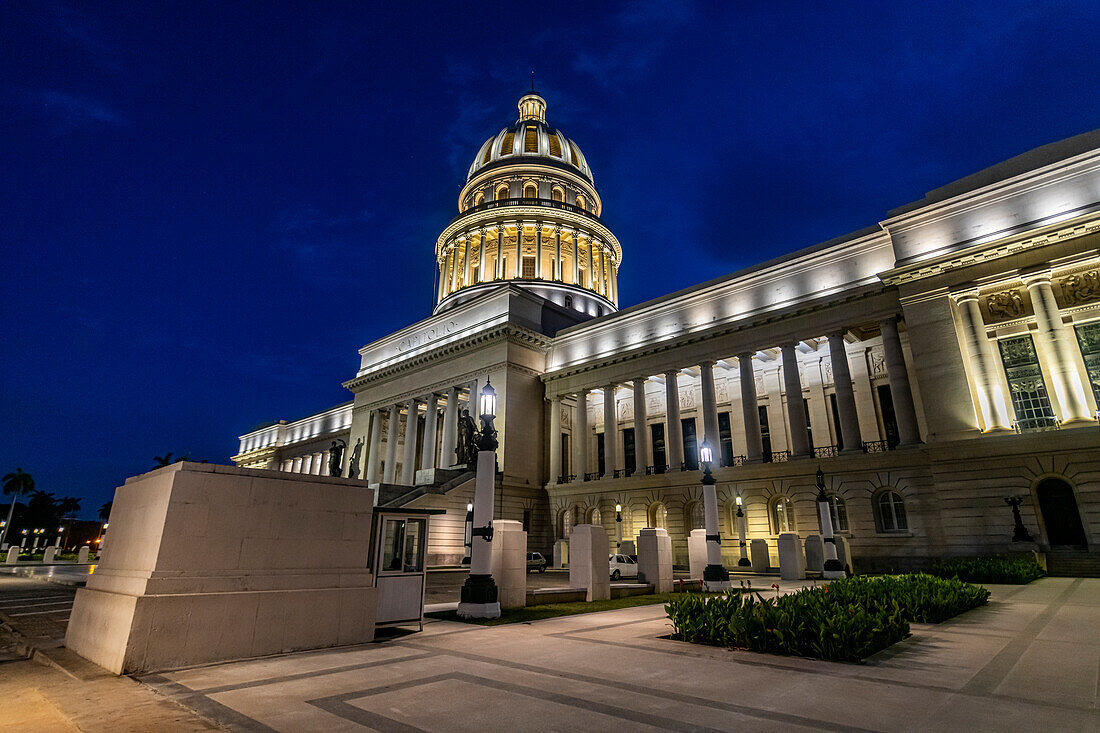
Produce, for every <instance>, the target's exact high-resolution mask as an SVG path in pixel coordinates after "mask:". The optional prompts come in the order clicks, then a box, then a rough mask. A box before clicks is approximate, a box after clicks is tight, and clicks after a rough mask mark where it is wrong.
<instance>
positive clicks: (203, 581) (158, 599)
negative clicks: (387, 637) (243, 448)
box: [65, 463, 377, 674]
mask: <svg viewBox="0 0 1100 733" xmlns="http://www.w3.org/2000/svg"><path fill="white" fill-rule="evenodd" d="M373 504H374V492H373V491H371V490H369V489H365V488H363V484H362V482H361V481H357V480H354V479H345V478H335V477H331V478H330V477H324V476H310V475H303V474H292V473H283V472H278V471H263V470H254V469H244V468H235V467H230V466H215V465H213V464H200V463H176V464H173V465H171V466H167V467H165V468H160V469H157V470H156V471H152V472H151V473H147V474H144V475H141V476H137V477H134V478H131V479H129V480H128V481H127V482H126V483H125V485H123V486H121V487H119V488H118V489H117V490H116V492H115V497H114V504H113V507H112V510H111V543H110V545H109V546H108V548H107V550H106V551H105V552H104V553H103V554H102V556H101V558H100V563H99V565H98V566H97V567H96V571H95V573H94V574H93V575H91V576H89V578H88V585H87V587H86V588H82V589H80V590H78V591H77V594H76V600H75V602H74V604H73V610H72V615H71V617H70V619H69V626H68V632H67V634H66V637H65V645H66V646H67V647H68V648H69V649H71V650H72V651H74V652H76V653H77V654H79V655H81V656H83V657H85V658H86V659H89V660H91V661H93V662H95V663H96V664H98V665H100V666H101V667H105V668H107V669H109V670H111V671H112V672H115V673H116V674H122V673H127V674H129V673H138V672H153V671H158V670H167V669H174V668H178V667H185V666H190V665H196V664H209V663H211V662H221V661H227V660H232V659H241V658H244V657H256V656H263V655H267V654H279V653H284V652H290V651H296V650H303V649H317V648H322V647H329V646H337V645H343V644H359V643H363V642H368V641H370V640H371V639H373V638H374V618H375V615H374V610H375V605H376V602H377V589H376V588H375V587H374V578H373V576H372V574H371V571H370V569H369V568H368V566H367V558H368V554H369V549H370V533H371V517H372V513H373Z"/></svg>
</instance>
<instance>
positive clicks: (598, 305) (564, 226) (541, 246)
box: [435, 93, 622, 316]
mask: <svg viewBox="0 0 1100 733" xmlns="http://www.w3.org/2000/svg"><path fill="white" fill-rule="evenodd" d="M519 110H520V119H519V120H517V121H516V122H515V123H514V124H512V125H511V126H509V127H506V128H504V129H503V130H501V131H500V132H499V133H497V135H495V136H494V137H492V138H490V139H489V140H487V141H486V142H485V143H484V144H483V145H482V146H481V148H480V149H479V151H478V154H477V157H476V158H475V159H474V162H473V164H472V165H471V166H470V172H469V175H468V177H467V181H466V185H465V186H463V188H462V191H461V192H460V194H459V200H458V207H459V214H458V216H456V217H455V218H454V219H453V220H452V221H451V222H450V224H449V225H448V226H447V227H446V228H445V229H444V230H443V232H442V233H441V234H440V236H439V238H438V240H437V241H436V249H435V254H436V265H437V268H438V269H437V276H438V281H437V291H436V297H437V306H436V309H435V310H436V312H439V311H441V310H444V309H446V308H448V307H451V306H453V305H456V304H458V303H461V302H464V301H466V300H469V299H470V298H471V297H474V296H476V295H478V294H480V293H481V292H483V291H484V290H485V289H487V288H491V287H494V286H496V285H499V284H501V283H502V282H515V283H516V284H519V285H522V286H523V287H525V288H526V289H529V290H532V291H534V292H536V293H537V294H539V295H541V296H542V297H544V298H547V299H548V300H551V301H553V302H555V303H557V304H558V305H561V306H563V307H566V308H572V309H575V310H579V311H582V312H585V313H589V314H590V315H594V316H598V315H603V314H605V313H610V312H613V311H615V310H617V307H618V270H619V266H620V264H621V262H622V248H621V247H620V246H619V242H618V240H617V239H616V238H615V235H614V234H612V233H611V231H610V229H608V228H607V226H606V225H605V224H604V223H603V222H602V221H601V220H600V218H599V213H600V210H601V207H602V203H601V201H600V197H599V194H598V192H597V191H596V188H595V185H594V183H593V181H592V173H591V170H590V169H589V167H588V163H587V161H586V160H585V159H584V157H583V155H582V154H581V152H580V150H579V149H578V148H577V146H576V144H575V143H574V142H573V141H571V140H569V139H568V138H566V137H565V136H564V135H563V134H562V133H561V132H559V131H558V130H556V129H555V128H552V127H549V126H548V125H547V124H546V122H545V111H546V103H545V102H544V101H543V99H542V98H541V97H539V96H538V95H537V94H533V93H532V94H527V95H525V96H524V97H523V98H522V99H520V102H519Z"/></svg>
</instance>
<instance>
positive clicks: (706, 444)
mask: <svg viewBox="0 0 1100 733" xmlns="http://www.w3.org/2000/svg"><path fill="white" fill-rule="evenodd" d="M713 461H714V449H713V448H711V447H710V441H709V440H704V441H703V443H702V445H700V446H699V462H700V463H702V464H703V465H710V463H712V462H713Z"/></svg>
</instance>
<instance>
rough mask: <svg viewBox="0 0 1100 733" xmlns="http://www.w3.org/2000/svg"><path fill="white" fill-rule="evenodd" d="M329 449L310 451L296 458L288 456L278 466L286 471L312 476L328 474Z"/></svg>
mask: <svg viewBox="0 0 1100 733" xmlns="http://www.w3.org/2000/svg"><path fill="white" fill-rule="evenodd" d="M328 459H329V451H327V450H326V451H323V452H321V453H311V454H309V455H306V456H298V457H297V458H288V459H286V460H285V461H283V463H282V466H280V468H281V469H282V470H283V471H286V472H288V473H304V474H310V475H313V476H328V475H329V473H328Z"/></svg>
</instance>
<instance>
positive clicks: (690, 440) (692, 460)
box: [680, 417, 699, 471]
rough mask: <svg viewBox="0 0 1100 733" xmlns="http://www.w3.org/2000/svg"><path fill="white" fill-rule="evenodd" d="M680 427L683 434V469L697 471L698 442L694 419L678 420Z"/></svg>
mask: <svg viewBox="0 0 1100 733" xmlns="http://www.w3.org/2000/svg"><path fill="white" fill-rule="evenodd" d="M680 427H681V429H682V430H683V434H684V468H686V469H687V470H689V471H698V470H699V441H698V439H697V438H696V436H695V418H694V417H685V418H683V419H682V420H680Z"/></svg>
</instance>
